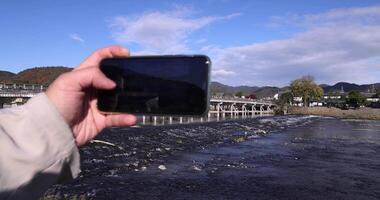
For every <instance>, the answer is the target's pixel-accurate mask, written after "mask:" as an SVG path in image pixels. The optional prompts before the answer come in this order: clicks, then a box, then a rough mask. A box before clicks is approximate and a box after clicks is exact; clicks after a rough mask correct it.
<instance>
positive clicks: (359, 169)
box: [45, 116, 380, 199]
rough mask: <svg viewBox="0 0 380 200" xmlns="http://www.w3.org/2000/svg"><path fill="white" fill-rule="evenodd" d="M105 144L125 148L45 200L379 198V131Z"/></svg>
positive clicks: (188, 136) (190, 136)
mask: <svg viewBox="0 0 380 200" xmlns="http://www.w3.org/2000/svg"><path fill="white" fill-rule="evenodd" d="M267 132H270V134H265V133H267ZM100 139H103V140H107V141H111V142H114V143H115V144H117V145H118V146H119V147H120V148H119V149H118V150H116V149H115V148H114V147H113V148H109V147H106V146H101V145H100V146H99V145H92V146H91V145H90V146H88V147H86V148H84V150H82V157H83V158H82V159H83V164H82V168H83V174H82V177H80V178H78V179H76V180H74V181H73V182H71V183H67V184H64V185H57V186H55V187H53V188H51V189H50V190H49V191H48V192H47V193H46V194H45V195H46V196H55V197H63V196H66V197H70V196H71V197H72V196H75V195H83V196H84V197H86V198H89V199H105V198H112V199H126V198H128V199H142V198H148V199H379V198H380V122H379V121H355V120H338V119H333V118H319V117H299V116H291V117H268V118H258V119H247V120H238V121H229V122H218V123H208V124H198V125H188V126H178V127H176V126H171V127H155V128H152V129H149V128H148V127H146V128H141V129H127V130H124V131H122V130H116V131H115V132H114V133H112V132H109V133H107V134H104V136H103V138H100ZM119 154H125V155H120V156H117V155H119ZM107 156H108V157H107Z"/></svg>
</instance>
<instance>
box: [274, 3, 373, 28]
mask: <svg viewBox="0 0 380 200" xmlns="http://www.w3.org/2000/svg"><path fill="white" fill-rule="evenodd" d="M379 20H380V5H376V6H368V7H356V8H348V9H347V8H346V9H334V10H330V11H328V12H324V13H320V14H309V15H298V14H287V15H286V16H273V17H272V25H275V26H281V25H286V26H303V27H315V26H317V25H318V26H334V25H353V24H360V25H371V24H378V23H379Z"/></svg>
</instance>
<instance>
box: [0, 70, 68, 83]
mask: <svg viewBox="0 0 380 200" xmlns="http://www.w3.org/2000/svg"><path fill="white" fill-rule="evenodd" d="M71 70H72V68H68V67H62V66H58V67H35V68H30V69H26V70H24V71H21V72H19V73H17V74H14V73H11V72H7V71H0V83H18V84H42V85H49V84H50V83H51V82H53V81H54V80H55V79H56V78H57V77H58V76H59V75H60V74H62V73H65V72H68V71H71Z"/></svg>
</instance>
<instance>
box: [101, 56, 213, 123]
mask: <svg viewBox="0 0 380 200" xmlns="http://www.w3.org/2000/svg"><path fill="white" fill-rule="evenodd" d="M210 69H211V60H210V59H209V57H207V56H205V55H166V56H131V57H126V58H110V59H104V60H102V61H101V63H100V70H101V71H102V72H103V73H104V74H105V75H106V76H107V77H108V78H109V79H111V80H113V81H114V82H115V83H116V87H115V89H112V90H99V91H97V98H98V105H97V106H98V109H99V110H100V111H101V112H107V113H133V114H144V115H173V116H203V115H205V114H206V113H207V112H208V108H209V99H210V92H209V82H210Z"/></svg>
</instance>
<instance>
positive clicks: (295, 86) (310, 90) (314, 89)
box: [290, 76, 323, 106]
mask: <svg viewBox="0 0 380 200" xmlns="http://www.w3.org/2000/svg"><path fill="white" fill-rule="evenodd" d="M290 90H291V92H292V95H293V96H294V97H302V100H303V103H304V106H308V105H309V102H310V101H312V100H319V99H320V98H321V97H322V95H323V89H322V88H321V87H320V86H319V85H317V84H316V83H315V82H314V78H313V77H312V76H303V77H302V78H300V79H296V80H293V81H292V82H291V83H290Z"/></svg>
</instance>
